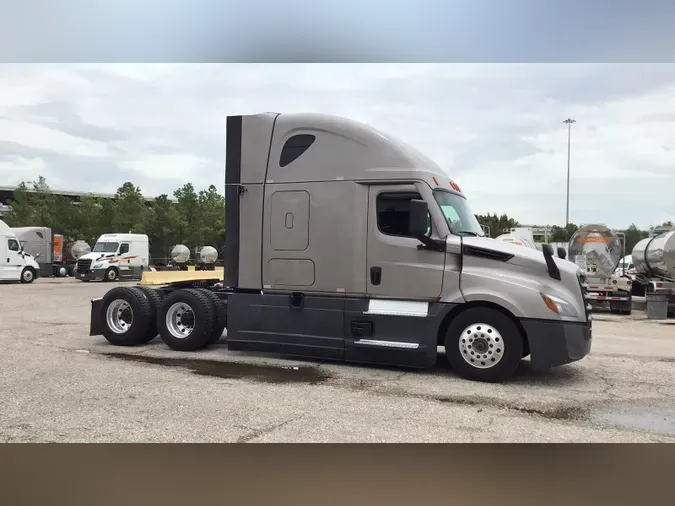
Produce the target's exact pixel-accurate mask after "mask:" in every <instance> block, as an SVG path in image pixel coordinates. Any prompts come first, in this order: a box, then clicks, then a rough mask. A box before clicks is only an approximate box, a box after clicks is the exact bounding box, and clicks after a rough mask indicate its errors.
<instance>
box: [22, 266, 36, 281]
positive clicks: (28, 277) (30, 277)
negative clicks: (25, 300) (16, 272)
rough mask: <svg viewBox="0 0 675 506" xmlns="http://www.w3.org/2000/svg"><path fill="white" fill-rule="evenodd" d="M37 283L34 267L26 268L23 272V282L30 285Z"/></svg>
mask: <svg viewBox="0 0 675 506" xmlns="http://www.w3.org/2000/svg"><path fill="white" fill-rule="evenodd" d="M33 281H35V271H34V270H33V268H32V267H26V268H24V270H23V271H21V282H22V283H26V284H30V283H32V282H33Z"/></svg>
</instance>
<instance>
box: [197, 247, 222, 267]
mask: <svg viewBox="0 0 675 506" xmlns="http://www.w3.org/2000/svg"><path fill="white" fill-rule="evenodd" d="M217 259H218V251H217V250H216V248H214V247H213V246H204V247H203V248H201V249H200V250H199V262H198V263H197V266H196V267H195V269H197V270H199V271H212V270H215V267H216V260H217Z"/></svg>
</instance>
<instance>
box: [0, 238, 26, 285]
mask: <svg viewBox="0 0 675 506" xmlns="http://www.w3.org/2000/svg"><path fill="white" fill-rule="evenodd" d="M4 240H5V245H6V250H5V255H4V258H3V260H5V262H6V263H5V266H4V271H5V272H4V279H7V280H18V279H20V277H21V270H22V269H23V267H24V265H25V262H24V259H23V256H22V255H21V245H20V244H19V241H17V240H16V239H15V238H13V237H10V238H5V239H4Z"/></svg>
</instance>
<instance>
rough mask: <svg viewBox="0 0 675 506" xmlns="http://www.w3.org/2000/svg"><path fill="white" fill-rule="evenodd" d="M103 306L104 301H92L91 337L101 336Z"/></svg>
mask: <svg viewBox="0 0 675 506" xmlns="http://www.w3.org/2000/svg"><path fill="white" fill-rule="evenodd" d="M102 306H103V299H92V301H91V317H90V320H89V335H90V336H100V335H103V334H102V332H101V326H102V324H103V315H102V314H101V307H102Z"/></svg>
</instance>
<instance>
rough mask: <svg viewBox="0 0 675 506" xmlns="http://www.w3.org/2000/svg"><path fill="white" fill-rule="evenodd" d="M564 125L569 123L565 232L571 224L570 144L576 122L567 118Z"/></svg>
mask: <svg viewBox="0 0 675 506" xmlns="http://www.w3.org/2000/svg"><path fill="white" fill-rule="evenodd" d="M563 123H567V212H566V213H565V230H567V226H568V225H569V224H570V144H571V140H572V123H576V120H573V119H572V118H567V119H566V120H565V121H563Z"/></svg>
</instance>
